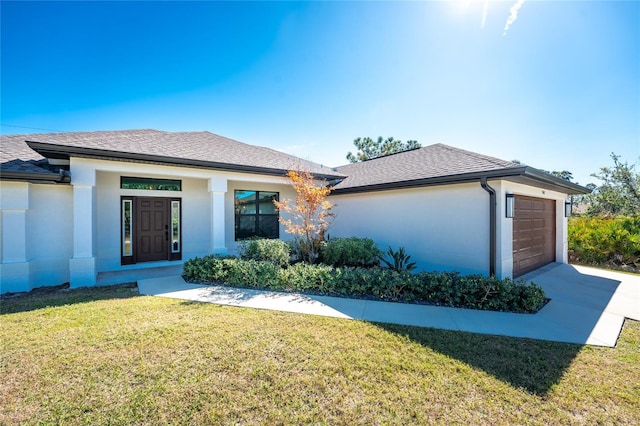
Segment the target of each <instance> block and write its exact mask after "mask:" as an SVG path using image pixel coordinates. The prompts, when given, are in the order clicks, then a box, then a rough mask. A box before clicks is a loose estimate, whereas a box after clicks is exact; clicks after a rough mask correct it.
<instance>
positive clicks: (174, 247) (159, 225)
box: [121, 197, 182, 264]
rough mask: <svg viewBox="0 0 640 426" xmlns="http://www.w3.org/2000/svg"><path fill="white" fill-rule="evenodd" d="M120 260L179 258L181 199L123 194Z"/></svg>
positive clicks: (180, 256)
mask: <svg viewBox="0 0 640 426" xmlns="http://www.w3.org/2000/svg"><path fill="white" fill-rule="evenodd" d="M121 227H122V264H132V263H140V262H154V261H162V260H179V259H181V258H182V236H181V228H182V223H181V201H180V199H175V198H160V197H122V225H121Z"/></svg>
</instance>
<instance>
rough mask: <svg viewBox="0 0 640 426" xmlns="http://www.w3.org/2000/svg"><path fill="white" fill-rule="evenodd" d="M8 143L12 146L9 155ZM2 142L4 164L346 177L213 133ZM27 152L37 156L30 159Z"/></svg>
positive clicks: (52, 136) (53, 136)
mask: <svg viewBox="0 0 640 426" xmlns="http://www.w3.org/2000/svg"><path fill="white" fill-rule="evenodd" d="M17 139H18V140H19V139H21V140H22V145H20V144H19V143H16V140H17ZM5 141H6V145H7V146H8V147H9V149H8V151H9V152H8V153H7V154H6V155H5V152H4V151H5ZM0 142H1V145H2V151H3V161H2V162H3V163H5V156H6V157H11V156H13V159H15V158H16V157H17V158H22V157H28V159H29V160H31V159H42V158H43V156H44V157H47V158H69V157H71V156H76V157H88V158H102V159H110V160H128V161H144V162H151V163H158V164H171V165H179V166H191V167H203V168H211V169H219V170H229V171H245V172H252V173H259V174H270V175H282V174H284V173H285V172H286V171H287V170H290V169H298V168H299V169H304V170H309V171H310V172H311V173H313V174H314V175H316V176H317V177H320V178H325V179H336V178H340V177H343V176H342V175H341V174H340V173H337V172H336V171H334V170H333V169H332V168H329V167H324V166H322V165H319V164H316V163H312V162H310V161H306V160H302V159H300V158H298V157H295V156H293V155H289V154H286V153H283V152H280V151H276V150H274V149H271V148H265V147H260V146H255V145H248V144H246V143H242V142H239V141H236V140H233V139H229V138H225V137H223V136H219V135H216V134H213V133H210V132H164V131H159V130H148V129H145V130H125V131H99V132H69V133H44V134H32V135H15V136H2V137H1V139H0ZM27 151H32V152H31V153H30V154H25V152H27ZM33 151H36V152H37V153H38V154H40V155H37V154H35V152H33ZM34 154H35V155H34ZM7 160H9V159H8V158H7ZM3 171H4V169H3Z"/></svg>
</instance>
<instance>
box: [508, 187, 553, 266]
mask: <svg viewBox="0 0 640 426" xmlns="http://www.w3.org/2000/svg"><path fill="white" fill-rule="evenodd" d="M555 241H556V202H555V200H544V199H542V198H533V197H524V196H521V195H516V196H515V217H514V218H513V276H514V277H518V276H520V275H522V274H526V273H527V272H529V271H533V270H534V269H537V268H539V267H541V266H544V265H546V264H548V263H551V262H555V260H556V244H555Z"/></svg>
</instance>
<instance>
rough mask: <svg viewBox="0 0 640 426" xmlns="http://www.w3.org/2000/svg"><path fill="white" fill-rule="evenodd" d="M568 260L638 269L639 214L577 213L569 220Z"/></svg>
mask: <svg viewBox="0 0 640 426" xmlns="http://www.w3.org/2000/svg"><path fill="white" fill-rule="evenodd" d="M568 239H569V260H570V261H571V262H575V263H582V264H587V265H594V266H605V267H610V268H614V269H623V270H625V269H626V270H630V271H638V270H640V216H635V217H634V216H616V217H607V216H596V217H588V216H576V217H571V218H570V219H569V227H568Z"/></svg>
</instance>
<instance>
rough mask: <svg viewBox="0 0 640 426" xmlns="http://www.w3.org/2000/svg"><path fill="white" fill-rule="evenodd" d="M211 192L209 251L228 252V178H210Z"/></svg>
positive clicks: (213, 252) (216, 252)
mask: <svg viewBox="0 0 640 426" xmlns="http://www.w3.org/2000/svg"><path fill="white" fill-rule="evenodd" d="M209 193H210V194H211V239H210V242H209V251H210V252H211V253H212V254H221V255H225V254H227V245H226V239H225V238H226V237H225V227H226V217H225V205H224V198H225V194H226V193H227V180H226V179H213V178H212V179H209Z"/></svg>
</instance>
